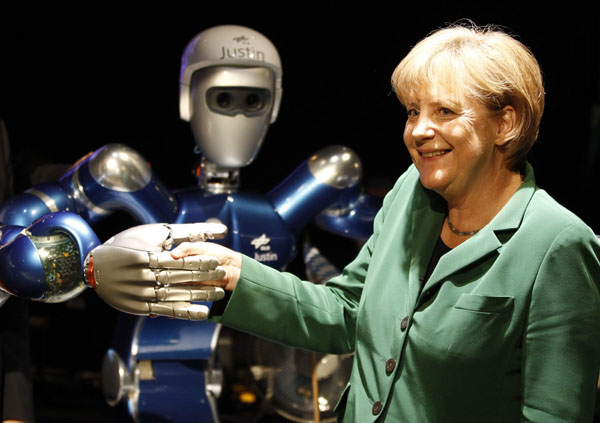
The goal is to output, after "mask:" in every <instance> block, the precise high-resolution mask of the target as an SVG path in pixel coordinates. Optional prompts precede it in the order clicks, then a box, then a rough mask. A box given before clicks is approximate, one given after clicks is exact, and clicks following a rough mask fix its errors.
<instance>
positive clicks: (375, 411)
mask: <svg viewBox="0 0 600 423" xmlns="http://www.w3.org/2000/svg"><path fill="white" fill-rule="evenodd" d="M381 410H383V404H382V403H381V401H377V402H376V403H375V404H373V415H374V416H376V415H378V414H379V413H381Z"/></svg>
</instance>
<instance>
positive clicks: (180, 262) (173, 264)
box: [149, 251, 219, 270]
mask: <svg viewBox="0 0 600 423" xmlns="http://www.w3.org/2000/svg"><path fill="white" fill-rule="evenodd" d="M149 262H150V268H151V269H185V270H215V269H216V268H217V266H218V265H219V261H218V260H217V259H216V258H214V257H210V256H202V255H198V256H188V257H183V258H180V259H174V258H173V257H171V253H169V252H168V251H164V252H161V253H150V254H149Z"/></svg>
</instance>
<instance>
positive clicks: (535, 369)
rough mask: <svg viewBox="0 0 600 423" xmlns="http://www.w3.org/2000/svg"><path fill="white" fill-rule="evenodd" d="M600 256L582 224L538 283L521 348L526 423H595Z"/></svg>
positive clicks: (557, 245)
mask: <svg viewBox="0 0 600 423" xmlns="http://www.w3.org/2000/svg"><path fill="white" fill-rule="evenodd" d="M599 256H600V251H599V247H598V241H597V239H596V238H595V236H594V235H593V233H592V232H591V230H590V229H589V228H587V227H586V226H585V225H584V224H583V223H575V224H571V225H570V226H568V227H566V228H565V229H563V230H562V232H561V233H560V234H559V235H558V236H557V237H556V238H555V240H554V242H553V243H552V245H551V246H550V248H549V250H548V252H547V253H546V255H545V257H544V259H543V261H542V264H541V266H540V269H539V272H538V276H537V278H536V280H535V282H534V285H533V288H532V292H531V301H530V308H529V313H528V317H527V320H526V322H525V333H524V345H523V355H524V357H523V360H522V363H523V368H522V371H523V406H522V421H524V422H543V423H552V422H564V423H567V422H568V423H575V422H591V421H592V416H593V409H594V402H595V394H596V389H597V388H596V387H597V382H598V366H599V362H600V330H599V325H600V298H599V294H598V291H599V289H598V284H599V282H600V264H599V262H598V257H599Z"/></svg>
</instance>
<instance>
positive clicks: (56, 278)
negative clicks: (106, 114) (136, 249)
mask: <svg viewBox="0 0 600 423" xmlns="http://www.w3.org/2000/svg"><path fill="white" fill-rule="evenodd" d="M118 209H121V210H125V211H127V212H129V213H130V214H131V215H132V216H133V217H134V218H136V219H138V220H139V221H140V222H142V223H146V222H156V221H172V220H174V217H175V215H176V211H177V202H176V200H175V198H174V197H173V196H172V195H170V193H169V192H168V191H167V190H166V188H165V187H164V186H163V185H162V184H161V183H160V181H158V180H157V179H156V177H155V176H154V174H153V173H152V171H151V169H150V167H149V166H148V164H147V163H146V162H145V161H144V160H143V158H142V157H141V156H140V155H139V154H138V153H136V152H135V151H133V150H132V149H130V148H128V147H125V146H123V145H119V144H111V145H107V146H104V147H102V148H100V149H98V150H97V151H95V152H94V153H91V154H89V155H87V156H85V157H84V158H82V159H81V160H80V161H79V162H78V163H76V164H75V165H74V166H73V167H72V168H71V169H70V170H69V172H67V173H66V174H65V175H64V176H63V177H62V178H61V179H60V180H59V182H58V183H49V184H41V185H38V186H35V187H32V188H30V189H28V190H27V191H25V192H24V193H22V194H20V195H17V196H15V197H13V198H12V199H10V200H9V201H7V202H6V203H4V204H3V205H2V206H1V207H0V222H1V223H2V224H3V225H5V226H0V230H1V235H0V290H2V292H3V294H2V295H1V297H6V295H5V294H6V293H9V294H12V295H17V296H21V297H26V298H30V299H34V300H38V301H45V302H58V301H65V300H68V299H70V298H72V297H74V296H76V295H77V294H79V293H80V292H81V291H82V290H83V289H84V288H85V283H84V282H83V278H82V269H83V260H84V259H85V257H86V255H87V254H88V253H89V251H90V250H91V249H92V248H94V247H95V246H97V245H99V244H100V242H99V240H98V238H97V237H96V235H95V234H94V232H93V231H92V229H91V228H90V226H89V224H93V223H94V222H97V221H99V220H101V219H102V218H104V217H105V216H106V215H108V214H110V213H112V212H113V211H115V210H118ZM63 212H64V213H63ZM75 213H77V214H75Z"/></svg>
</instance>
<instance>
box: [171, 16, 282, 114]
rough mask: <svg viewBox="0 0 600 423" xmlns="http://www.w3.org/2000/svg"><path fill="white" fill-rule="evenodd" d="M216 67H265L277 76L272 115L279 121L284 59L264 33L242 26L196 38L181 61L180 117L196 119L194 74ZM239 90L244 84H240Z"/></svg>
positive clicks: (224, 27)
mask: <svg viewBox="0 0 600 423" xmlns="http://www.w3.org/2000/svg"><path fill="white" fill-rule="evenodd" d="M213 66H233V67H238V68H253V67H261V68H267V69H269V70H271V72H272V73H273V75H274V88H275V89H274V92H273V94H274V99H273V108H272V111H271V114H270V116H269V118H270V122H271V123H273V122H275V119H277V113H278V111H279V104H280V102H281V94H282V89H281V78H282V72H281V59H280V58H279V53H277V49H276V48H275V46H274V45H273V43H272V42H271V41H270V40H269V39H268V38H267V37H265V36H264V35H263V34H261V33H260V32H257V31H255V30H253V29H251V28H248V27H244V26H239V25H219V26H215V27H213V28H209V29H206V30H204V31H202V32H201V33H199V34H198V35H196V36H195V37H194V38H193V39H192V40H190V42H189V43H188V45H187V46H186V48H185V50H184V53H183V56H182V58H181V76H180V79H179V83H180V86H179V114H180V116H181V119H183V120H185V121H189V120H190V118H191V116H192V110H191V105H192V100H191V97H192V95H191V92H190V91H191V90H190V88H191V85H192V77H193V75H194V74H195V73H196V72H197V71H199V70H200V69H205V68H209V67H213ZM237 86H238V87H241V86H243V84H237Z"/></svg>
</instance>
